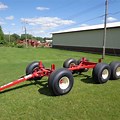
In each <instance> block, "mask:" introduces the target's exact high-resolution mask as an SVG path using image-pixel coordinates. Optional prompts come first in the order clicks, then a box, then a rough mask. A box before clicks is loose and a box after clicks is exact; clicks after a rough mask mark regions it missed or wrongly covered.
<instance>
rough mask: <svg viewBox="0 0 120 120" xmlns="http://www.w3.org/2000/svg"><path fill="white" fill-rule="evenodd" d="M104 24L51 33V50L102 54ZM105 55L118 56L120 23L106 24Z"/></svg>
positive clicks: (119, 51)
mask: <svg viewBox="0 0 120 120" xmlns="http://www.w3.org/2000/svg"><path fill="white" fill-rule="evenodd" d="M103 34H104V24H100V25H93V26H86V27H79V28H73V29H69V30H64V31H59V32H54V33H52V35H53V36H52V37H53V48H59V49H67V50H76V51H84V52H93V53H102V46H103ZM106 53H107V54H115V55H120V22H115V23H108V24H107V40H106Z"/></svg>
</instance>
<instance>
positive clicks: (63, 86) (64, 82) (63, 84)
mask: <svg viewBox="0 0 120 120" xmlns="http://www.w3.org/2000/svg"><path fill="white" fill-rule="evenodd" d="M69 84H70V81H69V78H68V77H62V78H61V79H60V80H59V87H60V88H61V89H66V88H67V87H68V86H69Z"/></svg>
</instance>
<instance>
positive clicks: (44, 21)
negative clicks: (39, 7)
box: [21, 17, 75, 29]
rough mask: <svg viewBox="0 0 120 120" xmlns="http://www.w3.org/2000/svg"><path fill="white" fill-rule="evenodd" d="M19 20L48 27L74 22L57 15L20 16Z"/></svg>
mask: <svg viewBox="0 0 120 120" xmlns="http://www.w3.org/2000/svg"><path fill="white" fill-rule="evenodd" d="M21 21H22V22H26V23H28V24H29V25H40V26H41V27H46V28H48V29H49V28H55V27H60V26H63V25H71V24H73V23H75V22H74V21H72V20H63V19H61V18H58V17H38V18H21Z"/></svg>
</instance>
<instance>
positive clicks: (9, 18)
mask: <svg viewBox="0 0 120 120" xmlns="http://www.w3.org/2000/svg"><path fill="white" fill-rule="evenodd" d="M5 19H6V20H13V19H14V16H12V15H11V16H8V17H6V18H5Z"/></svg>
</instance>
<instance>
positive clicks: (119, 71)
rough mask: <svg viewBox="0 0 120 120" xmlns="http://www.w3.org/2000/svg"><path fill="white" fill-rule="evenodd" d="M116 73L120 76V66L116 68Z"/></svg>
mask: <svg viewBox="0 0 120 120" xmlns="http://www.w3.org/2000/svg"><path fill="white" fill-rule="evenodd" d="M116 75H117V76H120V67H118V68H117V69H116Z"/></svg>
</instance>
